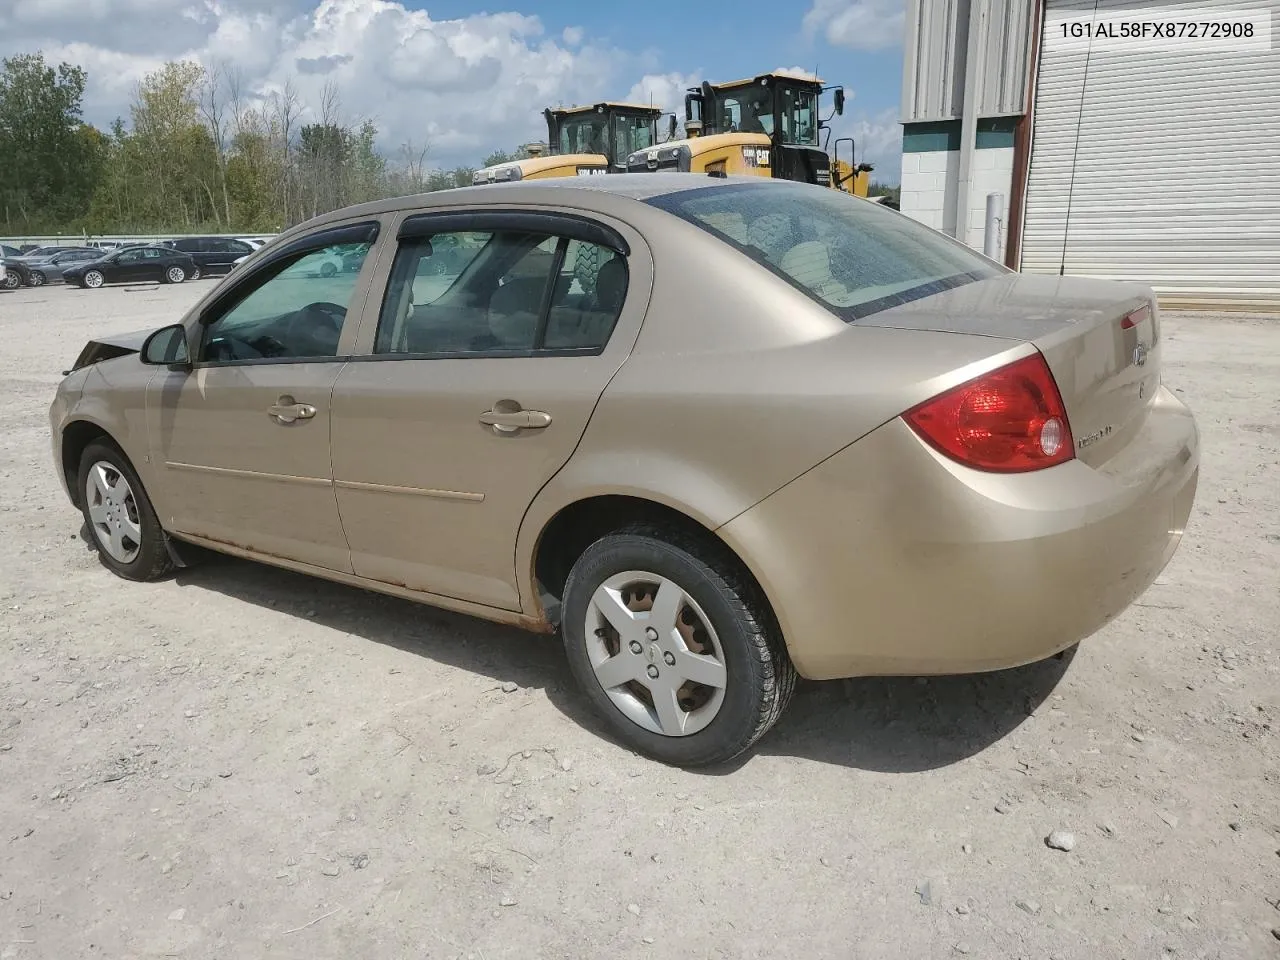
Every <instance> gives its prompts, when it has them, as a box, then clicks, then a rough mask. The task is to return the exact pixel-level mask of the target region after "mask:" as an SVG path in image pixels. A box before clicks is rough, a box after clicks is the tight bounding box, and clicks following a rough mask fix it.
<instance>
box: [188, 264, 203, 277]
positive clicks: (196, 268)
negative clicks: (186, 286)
mask: <svg viewBox="0 0 1280 960" xmlns="http://www.w3.org/2000/svg"><path fill="white" fill-rule="evenodd" d="M200 276H201V274H200V265H199V264H196V265H195V266H194V267H192V268H191V272H190V273H188V274H187V279H188V280H199V279H200Z"/></svg>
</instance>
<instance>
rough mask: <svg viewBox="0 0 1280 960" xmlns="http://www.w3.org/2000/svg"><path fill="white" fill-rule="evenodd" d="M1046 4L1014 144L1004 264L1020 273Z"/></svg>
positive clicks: (1034, 17)
mask: <svg viewBox="0 0 1280 960" xmlns="http://www.w3.org/2000/svg"><path fill="white" fill-rule="evenodd" d="M1044 5H1045V0H1034V3H1033V5H1032V9H1031V22H1030V24H1029V25H1028V28H1029V31H1030V36H1029V37H1028V40H1027V78H1026V87H1025V92H1024V93H1023V107H1022V110H1023V113H1022V116H1021V117H1019V118H1018V126H1017V129H1016V130H1015V131H1014V140H1013V182H1012V183H1011V184H1010V188H1009V193H1010V197H1009V237H1008V241H1007V242H1006V244H1005V251H1004V264H1005V266H1006V267H1010V268H1012V269H1014V270H1017V269H1018V267H1019V266H1021V262H1022V219H1023V217H1024V216H1025V209H1024V205H1025V204H1026V198H1027V177H1028V176H1029V175H1030V173H1031V140H1032V137H1031V134H1032V130H1033V124H1034V123H1035V110H1036V80H1037V79H1038V78H1039V74H1040V34H1041V31H1042V30H1043V24H1044Z"/></svg>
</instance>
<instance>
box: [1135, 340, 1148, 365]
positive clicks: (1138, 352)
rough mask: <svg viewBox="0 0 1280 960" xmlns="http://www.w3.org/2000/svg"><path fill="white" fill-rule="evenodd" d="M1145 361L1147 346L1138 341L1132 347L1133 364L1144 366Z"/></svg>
mask: <svg viewBox="0 0 1280 960" xmlns="http://www.w3.org/2000/svg"><path fill="white" fill-rule="evenodd" d="M1146 363H1147V348H1146V347H1145V346H1144V345H1143V344H1141V343H1140V344H1138V345H1137V346H1136V347H1134V348H1133V365H1134V366H1135V367H1143V366H1146Z"/></svg>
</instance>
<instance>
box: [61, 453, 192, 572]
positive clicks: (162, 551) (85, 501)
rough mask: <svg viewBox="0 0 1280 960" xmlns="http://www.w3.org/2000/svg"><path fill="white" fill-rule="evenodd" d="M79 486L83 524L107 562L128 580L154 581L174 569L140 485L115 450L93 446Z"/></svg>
mask: <svg viewBox="0 0 1280 960" xmlns="http://www.w3.org/2000/svg"><path fill="white" fill-rule="evenodd" d="M79 483H80V500H81V509H82V511H83V513H84V521H85V524H86V525H87V526H88V527H89V531H90V533H91V534H92V535H93V545H94V546H95V547H97V549H98V556H100V557H101V558H102V562H103V564H105V565H106V566H107V567H108V568H109V569H110V570H112V571H113V572H114V573H116V574H117V575H119V576H121V577H124V578H125V579H126V580H155V579H156V578H158V577H161V576H163V575H164V574H166V573H168V572H169V571H170V570H171V569H172V568H173V561H172V559H171V558H170V556H169V551H168V550H167V549H166V547H165V542H164V541H165V534H164V530H162V529H161V527H160V521H159V520H158V519H157V518H156V512H155V510H154V508H152V506H151V501H150V499H148V497H147V492H146V491H145V490H144V489H143V488H142V481H141V480H139V479H138V475H137V474H136V473H135V472H134V470H133V465H132V464H130V463H129V458H128V457H126V456H125V455H124V454H123V453H121V452H120V450H119V449H118V448H117V447H115V446H114V445H112V444H108V443H103V442H96V443H91V444H89V446H88V447H86V448H85V451H84V453H83V455H81V457H80V472H79Z"/></svg>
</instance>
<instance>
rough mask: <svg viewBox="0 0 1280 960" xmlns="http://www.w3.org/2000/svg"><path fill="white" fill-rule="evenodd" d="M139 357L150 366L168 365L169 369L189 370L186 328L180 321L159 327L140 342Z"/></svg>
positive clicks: (189, 360) (189, 361)
mask: <svg viewBox="0 0 1280 960" xmlns="http://www.w3.org/2000/svg"><path fill="white" fill-rule="evenodd" d="M139 359H141V360H142V362H143V363H145V364H148V365H150V366H157V367H168V368H169V369H170V370H190V369H191V358H190V356H189V355H188V353H187V328H186V327H184V326H183V325H182V324H180V323H175V324H173V326H170V327H161V328H160V329H159V330H157V331H156V332H155V333H153V334H151V336H149V337H147V339H146V342H144V343H143V344H142V351H141V353H140V354H139Z"/></svg>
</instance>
